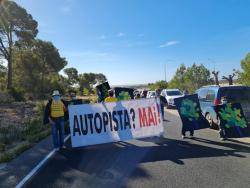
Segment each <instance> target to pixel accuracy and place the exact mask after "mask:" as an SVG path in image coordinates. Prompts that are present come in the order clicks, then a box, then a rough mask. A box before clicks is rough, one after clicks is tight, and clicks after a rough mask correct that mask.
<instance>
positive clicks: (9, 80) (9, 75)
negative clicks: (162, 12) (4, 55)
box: [7, 49, 12, 90]
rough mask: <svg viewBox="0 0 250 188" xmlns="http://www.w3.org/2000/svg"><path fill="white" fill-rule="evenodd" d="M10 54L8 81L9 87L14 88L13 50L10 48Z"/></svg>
mask: <svg viewBox="0 0 250 188" xmlns="http://www.w3.org/2000/svg"><path fill="white" fill-rule="evenodd" d="M9 53H10V56H9V59H8V82H7V89H8V90H10V89H12V52H11V49H10V52H9Z"/></svg>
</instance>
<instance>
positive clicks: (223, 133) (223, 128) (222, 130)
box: [218, 123, 226, 138]
mask: <svg viewBox="0 0 250 188" xmlns="http://www.w3.org/2000/svg"><path fill="white" fill-rule="evenodd" d="M218 126H219V134H220V138H226V133H225V127H224V126H223V125H221V123H219V124H218Z"/></svg>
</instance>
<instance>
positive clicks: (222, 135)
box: [218, 96, 227, 141]
mask: <svg viewBox="0 0 250 188" xmlns="http://www.w3.org/2000/svg"><path fill="white" fill-rule="evenodd" d="M224 104H227V97H226V96H223V97H221V105H224ZM218 127H219V135H220V139H221V140H222V141H223V140H226V139H227V138H226V132H225V127H224V125H222V123H220V122H219V123H218Z"/></svg>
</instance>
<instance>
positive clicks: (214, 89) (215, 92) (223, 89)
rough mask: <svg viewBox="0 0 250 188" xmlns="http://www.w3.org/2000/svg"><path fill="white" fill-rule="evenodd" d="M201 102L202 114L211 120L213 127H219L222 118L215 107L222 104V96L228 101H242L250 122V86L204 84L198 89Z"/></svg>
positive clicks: (210, 123)
mask: <svg viewBox="0 0 250 188" xmlns="http://www.w3.org/2000/svg"><path fill="white" fill-rule="evenodd" d="M196 93H197V94H198V99H199V102H200V107H201V110H202V114H203V115H204V117H205V118H206V119H207V121H208V122H209V125H210V127H211V128H215V129H218V125H219V123H220V119H219V117H218V115H217V114H216V112H215V110H214V107H215V106H216V105H220V104H221V98H222V97H226V99H227V102H238V103H241V106H242V109H243V112H244V115H245V117H246V119H247V121H248V122H250V87H248V86H240V85H232V86H218V85H216V86H204V87H201V88H200V89H198V90H197V91H196Z"/></svg>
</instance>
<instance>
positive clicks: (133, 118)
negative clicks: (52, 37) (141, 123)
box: [130, 108, 135, 129]
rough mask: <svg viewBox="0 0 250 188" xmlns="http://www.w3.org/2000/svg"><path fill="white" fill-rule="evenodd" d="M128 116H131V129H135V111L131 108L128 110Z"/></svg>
mask: <svg viewBox="0 0 250 188" xmlns="http://www.w3.org/2000/svg"><path fill="white" fill-rule="evenodd" d="M130 114H132V121H133V127H134V129H135V110H134V109H133V108H131V109H130Z"/></svg>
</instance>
